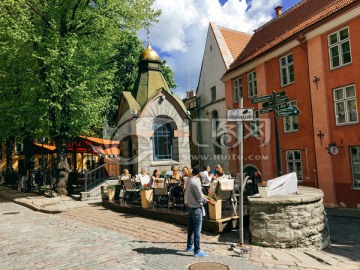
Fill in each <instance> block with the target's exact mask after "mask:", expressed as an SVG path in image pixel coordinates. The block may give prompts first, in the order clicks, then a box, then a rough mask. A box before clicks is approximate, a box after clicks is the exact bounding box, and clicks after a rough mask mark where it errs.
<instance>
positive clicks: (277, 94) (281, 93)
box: [275, 91, 286, 98]
mask: <svg viewBox="0 0 360 270" xmlns="http://www.w3.org/2000/svg"><path fill="white" fill-rule="evenodd" d="M285 95H286V91H282V92H279V93H276V94H275V98H279V97H283V96H285Z"/></svg>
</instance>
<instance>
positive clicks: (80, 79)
mask: <svg viewBox="0 0 360 270" xmlns="http://www.w3.org/2000/svg"><path fill="white" fill-rule="evenodd" d="M153 2H154V0H127V1H121V0H96V1H95V0H93V1H92V0H38V1H34V0H2V1H1V3H0V81H1V85H0V94H1V96H2V99H1V101H0V113H1V114H0V115H1V116H0V124H1V125H2V129H1V131H0V133H1V134H0V136H1V137H3V138H8V137H9V136H10V135H13V134H23V135H29V134H31V135H32V136H34V137H40V136H50V137H52V138H54V139H55V142H56V143H57V146H61V145H59V144H61V143H62V142H63V141H64V140H68V139H70V138H73V137H75V136H77V135H79V134H90V133H91V132H92V131H94V130H96V129H100V128H101V125H102V123H103V120H104V118H105V116H106V114H107V112H108V110H109V106H110V104H111V98H113V94H114V89H115V88H114V85H116V84H117V83H119V81H118V80H116V77H115V74H116V71H117V70H118V69H119V67H118V66H117V63H116V62H114V61H113V60H114V57H115V56H116V55H117V53H118V51H119V46H123V45H124V46H126V44H128V43H127V42H125V41H127V40H128V39H129V38H133V37H134V36H135V31H137V30H138V29H140V28H144V27H146V26H148V25H149V24H150V23H152V22H155V21H156V18H157V17H158V16H159V14H160V12H159V11H154V10H152V9H151V6H152V4H153ZM130 43H131V42H130ZM134 44H135V45H136V46H137V45H139V44H138V41H136V42H135V41H134ZM128 45H129V44H128ZM130 45H131V44H130ZM132 45H133V44H132ZM125 49H126V48H124V50H125ZM130 49H134V48H130ZM125 64H126V63H125ZM125 75H126V74H125ZM122 83H123V85H122V86H116V87H127V84H129V85H130V84H131V78H125V77H123V78H122ZM57 148H58V147H57ZM59 148H60V147H59Z"/></svg>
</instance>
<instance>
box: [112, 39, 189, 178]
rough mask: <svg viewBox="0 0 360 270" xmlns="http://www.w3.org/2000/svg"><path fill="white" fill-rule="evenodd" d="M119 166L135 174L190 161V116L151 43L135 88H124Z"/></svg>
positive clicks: (142, 57) (120, 123)
mask: <svg viewBox="0 0 360 270" xmlns="http://www.w3.org/2000/svg"><path fill="white" fill-rule="evenodd" d="M117 119H118V122H117V127H118V135H119V139H120V154H121V157H120V164H121V165H120V166H121V170H123V169H125V168H127V169H129V171H130V173H131V174H132V175H134V174H138V173H140V170H141V169H142V168H144V169H145V170H146V171H147V173H148V174H152V172H153V170H154V169H155V168H158V169H160V171H170V169H171V166H172V165H177V166H180V167H181V166H184V165H190V147H189V124H190V117H189V114H188V112H187V110H186V108H185V105H184V103H183V102H182V100H181V99H180V98H179V97H178V96H177V95H176V94H175V93H173V92H172V91H171V90H170V89H169V87H168V85H167V83H166V81H165V79H164V76H163V75H162V73H161V70H160V57H159V55H158V54H157V52H156V51H155V50H153V49H152V48H151V46H150V44H149V45H148V46H147V48H146V49H145V50H144V51H143V52H142V53H141V56H140V61H139V71H138V77H137V80H136V83H135V85H134V89H133V90H132V91H131V92H130V91H124V92H123V93H122V97H121V100H120V104H119V110H118V118H117Z"/></svg>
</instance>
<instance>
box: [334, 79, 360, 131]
mask: <svg viewBox="0 0 360 270" xmlns="http://www.w3.org/2000/svg"><path fill="white" fill-rule="evenodd" d="M334 107H335V121H336V125H342V124H351V123H357V122H358V112H357V105H356V91H355V85H348V86H345V87H341V88H338V89H334Z"/></svg>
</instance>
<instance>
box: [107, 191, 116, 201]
mask: <svg viewBox="0 0 360 270" xmlns="http://www.w3.org/2000/svg"><path fill="white" fill-rule="evenodd" d="M108 197H109V201H113V200H114V198H115V189H108Z"/></svg>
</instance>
